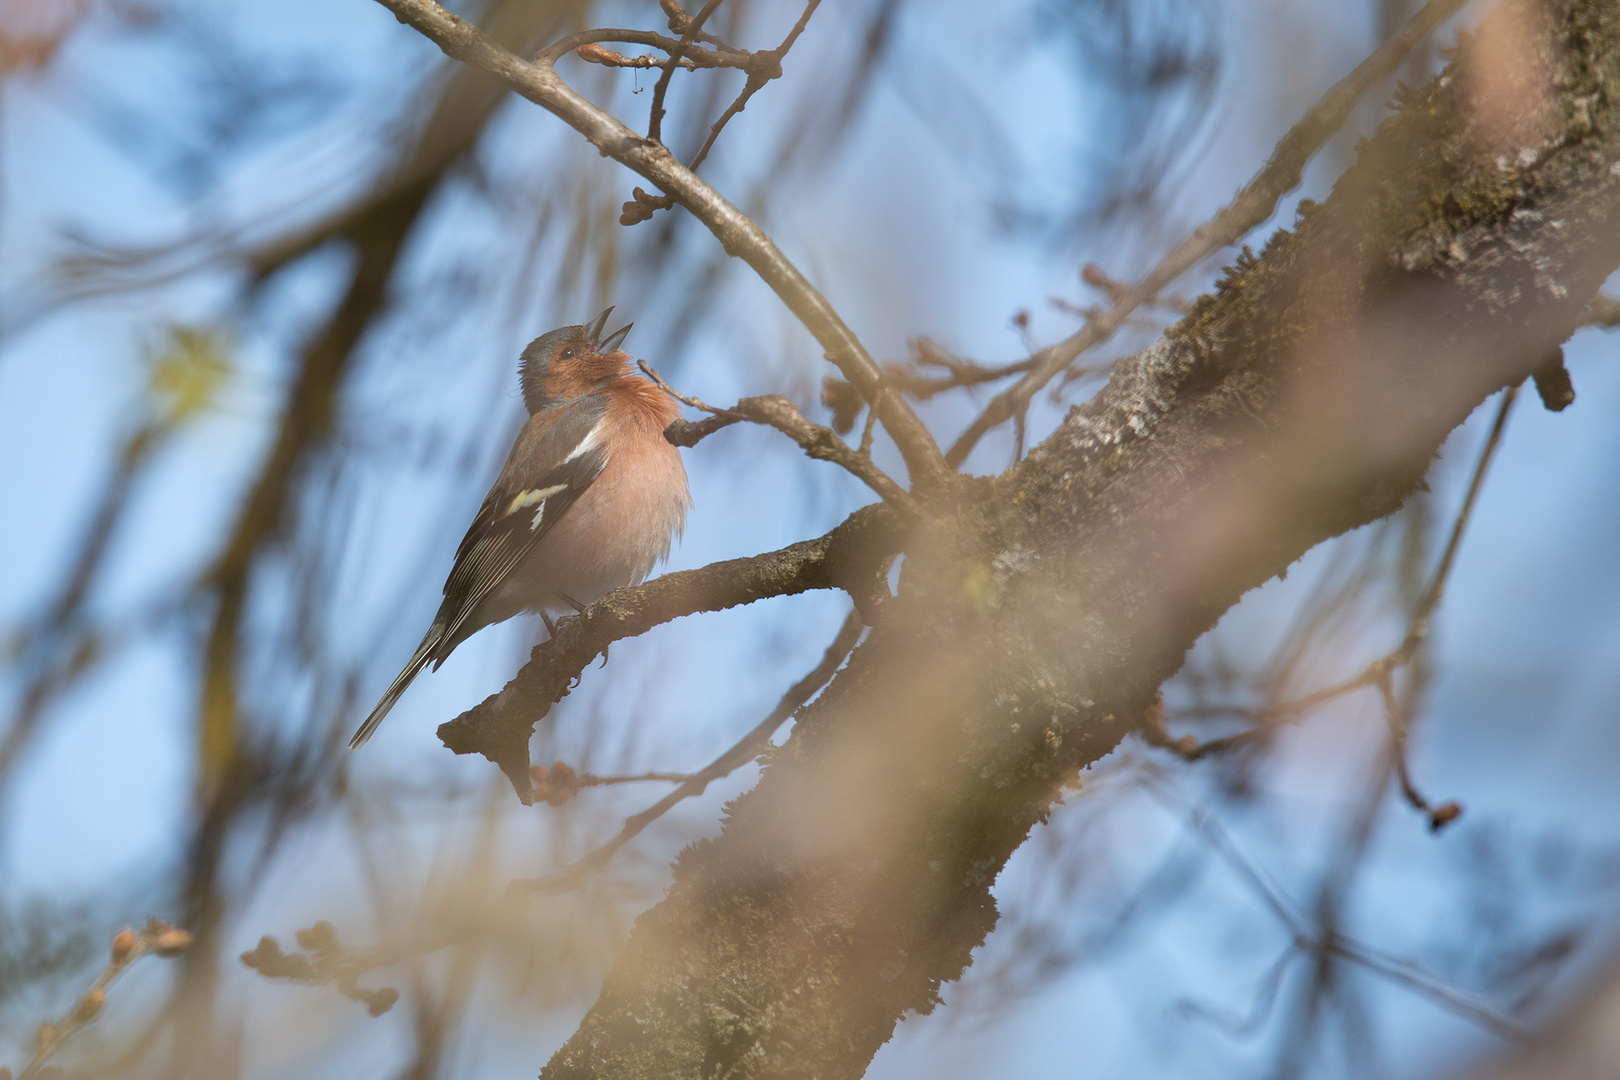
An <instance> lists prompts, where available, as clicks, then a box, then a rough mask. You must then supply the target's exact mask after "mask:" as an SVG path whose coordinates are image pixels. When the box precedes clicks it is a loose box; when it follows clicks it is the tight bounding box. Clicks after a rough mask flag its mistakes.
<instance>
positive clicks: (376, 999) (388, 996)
mask: <svg viewBox="0 0 1620 1080" xmlns="http://www.w3.org/2000/svg"><path fill="white" fill-rule="evenodd" d="M362 1000H364V1001H365V1005H366V1011H367V1012H369V1013H370V1014H371V1015H372V1016H381V1015H382V1014H383V1013H385V1012H387V1011H388V1010H389V1009H392V1008H393V1007H394V1003H395V1002H397V1001H399V991H398V990H395V989H394V988H393V987H392V986H385V987H383V988H382V989H381V990H373V991H371V992H369V993H366V994H365V996H364V998H363V999H362Z"/></svg>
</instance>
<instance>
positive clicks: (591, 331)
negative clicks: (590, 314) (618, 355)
mask: <svg viewBox="0 0 1620 1080" xmlns="http://www.w3.org/2000/svg"><path fill="white" fill-rule="evenodd" d="M611 314H613V309H612V308H608V309H607V310H606V311H604V312H602V314H600V315H598V316H597V317H596V318H594V319H592V320H591V321H590V322H589V323H588V324H587V325H586V327H585V336H586V337H587V338H588V339H589V340H590V343H591V347H592V348H593V349H597V351H599V352H610V351H611V350H608V349H602V348H601V343H602V330H603V328H604V327H606V326H607V321H608V316H609V315H611Z"/></svg>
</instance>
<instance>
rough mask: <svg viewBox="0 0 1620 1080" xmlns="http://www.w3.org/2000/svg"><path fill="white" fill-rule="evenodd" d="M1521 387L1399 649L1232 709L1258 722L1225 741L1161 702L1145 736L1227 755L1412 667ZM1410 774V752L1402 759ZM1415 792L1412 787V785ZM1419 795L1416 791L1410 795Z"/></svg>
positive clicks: (1508, 394) (1494, 430)
mask: <svg viewBox="0 0 1620 1080" xmlns="http://www.w3.org/2000/svg"><path fill="white" fill-rule="evenodd" d="M1518 393H1519V388H1518V387H1516V386H1510V387H1508V388H1507V390H1506V391H1504V392H1503V394H1502V403H1501V404H1500V405H1499V406H1497V409H1496V418H1495V420H1493V421H1492V423H1491V431H1490V434H1489V435H1488V436H1487V437H1486V439H1485V445H1484V447H1483V448H1482V449H1481V450H1480V453H1479V460H1478V461H1477V462H1476V463H1475V465H1474V472H1473V475H1472V476H1471V477H1470V479H1469V481H1468V493H1467V495H1466V496H1464V498H1463V504H1462V507H1461V508H1460V509H1459V510H1458V511H1457V517H1456V519H1455V520H1454V521H1453V522H1452V525H1451V535H1450V536H1449V538H1448V539H1447V540H1446V547H1445V551H1444V552H1443V553H1442V555H1441V557H1440V563H1439V565H1438V566H1436V567H1435V571H1434V574H1433V575H1432V576H1431V577H1430V579H1429V584H1428V585H1427V587H1425V588H1424V590H1423V594H1422V598H1421V599H1420V600H1419V601H1418V605H1417V607H1416V608H1415V609H1414V610H1413V612H1412V618H1411V620H1410V622H1409V623H1408V624H1407V630H1406V636H1405V637H1404V638H1403V639H1402V640H1401V643H1400V645H1398V646H1396V647H1395V649H1393V650H1392V651H1390V652H1389V653H1387V654H1385V655H1384V656H1381V657H1379V658H1378V659H1376V660H1374V661H1373V662H1372V663H1370V664H1368V665H1367V666H1366V667H1365V668H1363V669H1362V670H1361V671H1360V672H1358V673H1356V674H1355V675H1352V676H1351V677H1350V678H1348V679H1344V680H1342V681H1340V682H1336V683H1332V684H1330V685H1328V686H1324V687H1322V688H1321V689H1319V690H1315V691H1312V692H1311V693H1309V694H1306V695H1304V696H1302V697H1298V698H1295V699H1294V700H1292V701H1285V702H1283V703H1281V704H1279V705H1273V706H1269V707H1267V708H1264V709H1258V710H1254V711H1252V712H1251V711H1249V710H1245V709H1241V708H1234V709H1232V710H1230V711H1231V712H1233V713H1247V714H1248V715H1249V716H1250V717H1251V718H1252V721H1253V724H1252V726H1251V727H1249V728H1247V729H1245V730H1243V731H1240V732H1238V733H1237V734H1235V735H1228V736H1225V737H1223V738H1219V739H1210V740H1208V741H1207V742H1203V743H1199V742H1197V741H1196V740H1194V739H1193V738H1192V737H1191V736H1185V735H1184V736H1182V737H1181V738H1180V739H1175V738H1172V737H1171V735H1170V733H1169V731H1168V730H1167V729H1166V728H1165V727H1164V719H1163V707H1162V705H1159V704H1158V703H1155V705H1156V706H1157V708H1150V709H1149V710H1148V715H1147V716H1146V717H1144V720H1143V722H1142V724H1141V726H1140V728H1139V730H1141V732H1142V734H1143V737H1144V738H1145V739H1146V740H1147V741H1148V742H1149V743H1150V744H1152V745H1154V746H1159V747H1162V748H1164V749H1167V750H1171V751H1173V752H1174V753H1176V754H1177V755H1179V756H1180V757H1182V758H1185V759H1186V760H1188V761H1197V760H1199V759H1200V758H1204V757H1208V756H1210V755H1211V754H1218V753H1223V752H1225V751H1227V750H1233V749H1236V748H1238V747H1241V746H1246V745H1248V744H1250V743H1252V742H1256V741H1258V740H1260V739H1262V738H1265V737H1266V736H1268V735H1270V734H1271V733H1272V731H1273V730H1275V729H1276V728H1277V727H1278V726H1280V725H1282V724H1286V723H1292V722H1295V721H1298V720H1300V719H1302V718H1304V717H1305V716H1306V715H1308V714H1309V713H1310V712H1312V711H1313V710H1315V709H1316V708H1317V707H1318V706H1320V705H1324V704H1326V703H1327V702H1329V701H1333V700H1334V699H1336V698H1341V697H1343V696H1344V695H1346V694H1349V693H1351V692H1353V691H1355V690H1360V689H1362V688H1363V687H1368V686H1379V685H1381V684H1382V682H1383V681H1384V680H1387V679H1388V678H1389V677H1390V676H1391V674H1392V673H1393V672H1394V671H1395V670H1397V669H1399V668H1402V667H1405V666H1406V665H1407V664H1410V663H1411V662H1412V659H1413V657H1415V656H1416V655H1417V651H1418V649H1419V648H1420V647H1421V646H1422V645H1423V642H1424V641H1425V640H1426V639H1427V637H1428V634H1429V628H1430V622H1431V619H1432V617H1433V615H1434V612H1435V609H1436V608H1437V607H1439V605H1440V600H1441V598H1442V597H1443V596H1444V595H1445V588H1446V582H1447V581H1448V580H1449V579H1450V577H1451V570H1452V567H1453V566H1454V565H1455V564H1456V561H1457V550H1458V548H1459V547H1460V546H1461V545H1462V538H1463V533H1464V531H1465V530H1466V529H1467V527H1468V522H1469V520H1470V518H1471V517H1472V516H1473V513H1474V505H1475V503H1476V502H1477V501H1478V500H1479V492H1480V488H1481V487H1482V486H1483V485H1484V482H1485V474H1486V473H1487V472H1488V471H1489V470H1490V466H1491V460H1492V459H1493V458H1494V457H1495V456H1496V451H1497V447H1498V446H1499V445H1500V444H1501V441H1502V431H1503V429H1504V428H1505V427H1506V425H1507V418H1508V412H1509V410H1511V409H1512V408H1513V402H1514V400H1515V399H1516V398H1517V397H1518ZM1402 759H1403V763H1402V766H1401V767H1402V769H1403V770H1404V767H1405V766H1404V753H1403V755H1402ZM1406 786H1407V787H1408V788H1410V784H1407V785H1406ZM1413 795H1416V792H1415V791H1411V792H1410V793H1409V795H1408V797H1409V798H1410V797H1411V796H1413ZM1413 805H1415V806H1418V808H1419V809H1421V810H1426V811H1427V810H1429V809H1430V808H1429V807H1428V804H1427V803H1421V802H1414V803H1413ZM1452 805H1453V804H1450V803H1447V804H1445V805H1444V806H1441V807H1438V808H1434V809H1433V810H1432V812H1431V818H1430V821H1431V825H1432V826H1433V827H1434V828H1439V827H1440V826H1443V825H1444V824H1445V823H1446V822H1447V821H1450V820H1452V819H1453V818H1455V817H1456V816H1457V814H1458V813H1460V812H1461V811H1460V810H1455V809H1451V807H1452ZM1434 814H1439V815H1441V817H1442V818H1443V820H1441V821H1440V823H1439V825H1433V822H1434V817H1433V815H1434Z"/></svg>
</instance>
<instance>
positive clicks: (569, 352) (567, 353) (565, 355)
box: [559, 349, 574, 360]
mask: <svg viewBox="0 0 1620 1080" xmlns="http://www.w3.org/2000/svg"><path fill="white" fill-rule="evenodd" d="M573 358H574V350H573V349H564V350H563V351H562V353H561V355H560V357H559V359H562V360H572V359H573Z"/></svg>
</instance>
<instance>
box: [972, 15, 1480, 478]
mask: <svg viewBox="0 0 1620 1080" xmlns="http://www.w3.org/2000/svg"><path fill="white" fill-rule="evenodd" d="M1467 2H1468V0H1429V3H1427V4H1425V5H1424V6H1423V7H1422V8H1421V9H1420V10H1419V11H1418V13H1417V14H1415V15H1413V16H1412V18H1411V19H1410V20H1408V21H1407V23H1406V25H1405V26H1404V27H1402V28H1401V32H1400V33H1399V34H1397V35H1396V36H1394V37H1393V38H1390V39H1389V40H1388V41H1386V42H1385V43H1384V44H1383V45H1382V46H1380V47H1379V48H1378V49H1376V50H1374V51H1373V53H1372V54H1371V55H1369V56H1368V57H1367V58H1366V59H1365V60H1363V61H1362V62H1361V63H1360V64H1358V65H1356V68H1355V70H1354V71H1352V72H1350V74H1348V75H1346V76H1345V77H1344V78H1343V79H1340V80H1339V81H1338V82H1337V83H1335V84H1334V86H1333V88H1332V89H1331V90H1329V91H1328V92H1327V93H1326V94H1325V95H1324V96H1323V97H1322V100H1320V101H1318V102H1317V103H1316V104H1315V105H1314V106H1312V107H1311V109H1310V111H1309V112H1307V113H1306V114H1305V115H1304V116H1303V117H1302V118H1301V119H1300V120H1299V122H1298V123H1296V124H1295V125H1294V126H1293V127H1291V128H1289V129H1288V133H1287V134H1286V135H1284V136H1283V137H1282V139H1281V141H1279V142H1278V143H1277V146H1276V149H1274V150H1273V151H1272V152H1271V159H1270V160H1269V161H1267V162H1266V164H1265V167H1264V168H1262V169H1261V170H1260V171H1259V172H1258V173H1256V174H1255V176H1254V178H1253V179H1252V180H1250V181H1249V182H1248V184H1246V185H1244V187H1243V188H1242V189H1241V190H1240V191H1239V192H1238V193H1237V197H1236V198H1234V199H1233V200H1232V201H1231V202H1230V203H1228V204H1227V205H1226V206H1224V207H1222V208H1221V210H1220V212H1219V213H1217V214H1216V215H1215V216H1214V217H1213V218H1211V219H1210V220H1209V221H1207V222H1205V223H1204V224H1202V225H1200V226H1199V227H1198V228H1197V229H1195V230H1194V231H1193V233H1192V235H1191V236H1189V237H1187V238H1186V239H1185V240H1183V241H1182V242H1181V243H1179V244H1177V245H1176V246H1175V248H1174V249H1172V250H1171V251H1170V253H1169V254H1168V255H1166V256H1165V257H1164V258H1162V259H1160V260H1159V263H1158V265H1156V266H1155V267H1154V268H1153V269H1152V270H1149V271H1148V272H1147V274H1146V275H1145V276H1144V277H1143V278H1142V279H1141V280H1140V281H1138V282H1137V283H1136V284H1134V285H1132V286H1130V287H1129V288H1125V289H1122V290H1120V291H1118V292H1117V293H1114V294H1113V297H1114V299H1113V303H1112V305H1111V306H1110V307H1109V308H1108V310H1107V311H1105V312H1103V313H1102V314H1101V315H1099V316H1097V317H1096V318H1094V319H1092V320H1090V321H1089V322H1088V323H1087V324H1086V325H1085V326H1084V327H1083V328H1081V329H1080V331H1079V332H1077V333H1075V334H1072V335H1070V336H1069V337H1068V338H1065V339H1064V340H1063V341H1060V342H1058V343H1057V344H1055V345H1048V346H1047V347H1046V348H1044V349H1041V350H1039V351H1037V352H1036V353H1035V355H1034V356H1033V357H1032V358H1031V359H1032V360H1033V361H1034V364H1033V365H1032V367H1031V369H1030V371H1029V372H1028V373H1027V374H1026V375H1025V376H1024V377H1023V378H1022V379H1020V380H1018V382H1017V383H1016V384H1014V385H1013V386H1011V387H1008V388H1007V389H1006V390H1004V391H1003V392H1002V393H1000V394H997V395H996V396H995V397H994V398H993V399H992V400H991V401H990V404H988V405H987V406H985V408H984V411H983V412H981V413H980V414H979V415H978V416H977V417H976V418H974V420H973V422H972V423H971V424H970V425H968V428H967V430H965V431H964V432H962V434H961V436H960V437H958V438H957V440H956V442H955V443H953V444H952V445H951V448H950V449H949V450H948V451H946V454H945V460H946V462H947V463H948V464H949V465H950V466H951V467H952V468H959V467H961V464H962V462H964V461H966V460H967V456H968V455H969V454H970V453H972V452H973V448H974V447H975V446H977V445H978V443H979V440H980V439H981V438H983V437H984V435H985V433H986V432H988V431H989V430H990V429H992V428H994V427H996V426H998V425H1000V424H1002V423H1005V422H1006V421H1008V420H1011V419H1013V418H1014V417H1015V416H1016V415H1018V414H1019V412H1020V411H1022V410H1024V409H1027V408H1028V406H1029V402H1030V400H1031V399H1032V398H1033V397H1034V396H1035V395H1036V393H1038V392H1039V391H1040V389H1041V387H1043V386H1045V385H1046V384H1047V382H1048V381H1050V380H1051V379H1052V377H1053V376H1055V375H1057V374H1058V373H1059V372H1061V371H1063V370H1064V369H1065V368H1067V367H1068V366H1069V365H1070V364H1071V363H1073V362H1074V359H1075V357H1077V356H1079V355H1080V354H1081V353H1083V352H1085V351H1086V350H1087V349H1090V348H1092V347H1094V346H1096V345H1099V344H1101V343H1102V342H1104V341H1106V340H1107V339H1108V338H1109V337H1110V336H1112V335H1113V333H1114V331H1115V330H1118V329H1119V327H1120V326H1121V325H1122V324H1123V323H1124V322H1125V320H1126V318H1127V317H1129V315H1130V314H1131V312H1133V311H1135V310H1136V309H1137V308H1138V307H1140V306H1141V305H1143V304H1145V303H1147V302H1148V301H1150V300H1152V299H1153V298H1154V297H1156V296H1158V295H1159V294H1160V293H1161V292H1162V291H1163V290H1164V288H1165V286H1167V285H1169V284H1170V283H1171V282H1172V281H1174V280H1175V279H1176V278H1178V277H1180V276H1181V275H1182V274H1184V273H1186V272H1187V271H1188V270H1190V269H1192V267H1194V266H1195V265H1197V264H1198V263H1199V262H1200V261H1201V260H1202V259H1203V258H1204V257H1205V256H1207V255H1209V254H1211V253H1212V252H1215V251H1219V250H1220V249H1221V248H1223V247H1227V246H1229V245H1231V244H1235V243H1237V241H1238V240H1239V239H1240V238H1241V237H1242V236H1243V235H1244V234H1245V233H1247V232H1248V231H1249V230H1250V229H1252V228H1254V227H1255V226H1256V225H1259V224H1260V223H1261V222H1263V221H1265V220H1266V219H1267V218H1269V217H1270V216H1271V215H1272V213H1273V212H1275V210H1276V209H1277V202H1278V200H1279V199H1281V198H1282V197H1283V195H1285V194H1286V193H1287V192H1289V191H1291V190H1293V188H1294V187H1295V186H1297V185H1298V184H1299V181H1300V177H1301V176H1302V175H1303V174H1304V170H1305V164H1306V162H1308V161H1309V160H1310V159H1311V157H1312V155H1314V154H1315V153H1316V151H1317V150H1318V149H1320V148H1321V147H1322V145H1323V144H1324V143H1325V142H1327V140H1328V139H1329V137H1331V136H1332V135H1333V133H1334V132H1336V131H1338V130H1339V128H1341V127H1343V126H1344V122H1345V121H1346V120H1348V119H1349V117H1350V111H1351V110H1352V109H1353V108H1355V105H1356V102H1357V101H1359V100H1360V99H1361V96H1362V95H1363V94H1365V93H1366V92H1367V90H1368V89H1370V88H1371V87H1372V86H1373V84H1374V83H1376V82H1378V80H1380V79H1382V78H1384V77H1386V76H1388V75H1389V74H1390V73H1391V72H1393V71H1394V70H1395V69H1396V68H1397V67H1398V66H1400V63H1401V61H1402V60H1403V59H1405V57H1406V54H1407V53H1408V52H1410V51H1411V49H1412V47H1413V46H1414V45H1416V44H1417V43H1418V42H1419V41H1421V40H1423V38H1425V37H1426V36H1428V34H1429V33H1430V31H1432V30H1433V29H1434V28H1435V27H1437V26H1439V25H1440V24H1441V23H1442V22H1444V21H1445V20H1446V19H1448V18H1450V17H1451V16H1452V15H1454V14H1456V13H1457V11H1459V10H1460V9H1461V8H1462V7H1463V6H1464V5H1465V4H1466V3H1467Z"/></svg>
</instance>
